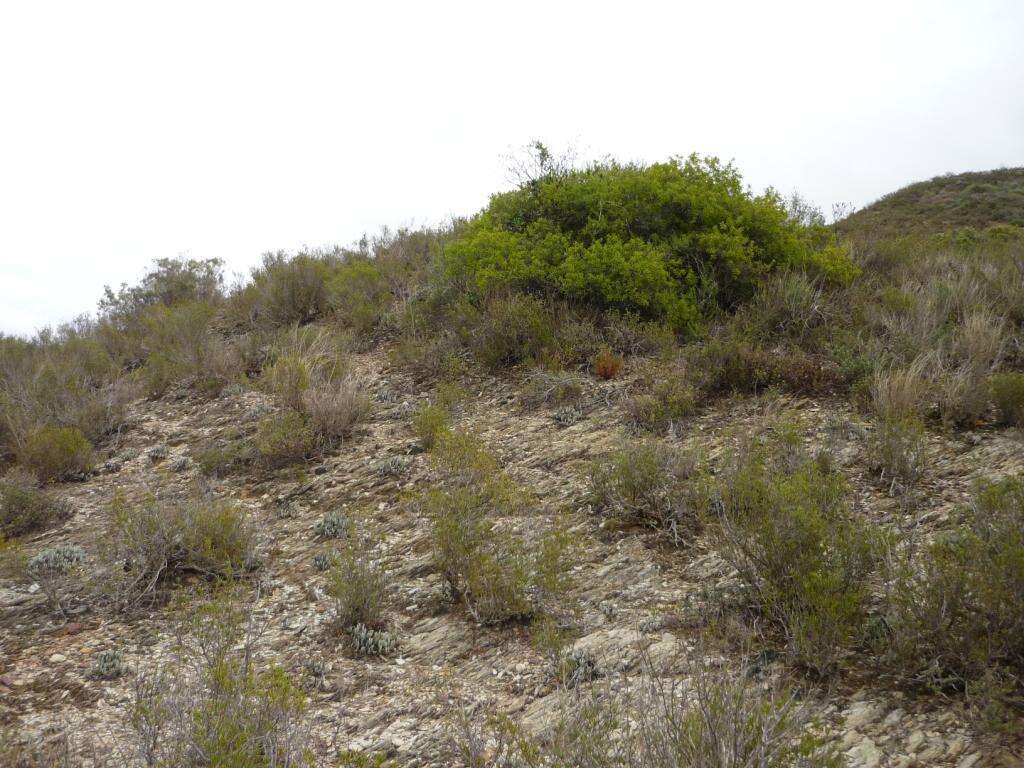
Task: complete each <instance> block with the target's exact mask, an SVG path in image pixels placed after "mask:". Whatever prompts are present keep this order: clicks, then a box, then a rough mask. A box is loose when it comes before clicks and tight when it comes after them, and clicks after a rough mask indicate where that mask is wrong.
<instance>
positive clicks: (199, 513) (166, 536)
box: [101, 493, 256, 610]
mask: <svg viewBox="0 0 1024 768" xmlns="http://www.w3.org/2000/svg"><path fill="white" fill-rule="evenodd" d="M101 544H102V549H101V559H102V561H103V562H104V563H105V564H106V566H107V570H108V573H107V578H106V580H105V588H106V589H107V590H108V591H109V596H110V598H111V600H112V601H113V604H114V606H115V608H116V609H118V610H127V609H130V608H133V607H135V606H137V605H139V604H141V603H144V602H152V601H153V600H155V599H156V597H157V588H158V587H159V586H160V585H161V584H163V583H165V582H167V581H168V580H171V579H174V578H175V577H177V576H180V575H182V574H185V573H195V574H199V575H201V576H203V577H205V578H208V579H214V580H223V579H232V578H237V577H239V576H241V575H242V574H244V573H245V572H246V571H248V570H250V569H251V568H252V567H253V565H254V563H255V555H256V536H255V531H254V529H253V527H252V524H251V522H250V521H249V519H248V517H247V516H246V514H245V513H244V512H243V511H242V509H241V508H240V507H238V506H237V505H236V504H234V503H233V502H231V501H228V500H218V499H213V498H209V497H204V496H196V497H195V498H192V499H188V500H186V501H184V502H172V503H168V502H162V501H159V500H158V499H156V498H155V497H153V496H148V497H146V498H145V499H143V500H142V501H141V502H139V503H131V502H129V501H128V500H127V498H125V496H124V495H123V494H120V493H118V494H117V495H116V496H115V497H114V500H113V502H112V503H111V507H110V519H109V521H108V523H107V529H106V532H105V535H104V537H103V539H102V542H101Z"/></svg>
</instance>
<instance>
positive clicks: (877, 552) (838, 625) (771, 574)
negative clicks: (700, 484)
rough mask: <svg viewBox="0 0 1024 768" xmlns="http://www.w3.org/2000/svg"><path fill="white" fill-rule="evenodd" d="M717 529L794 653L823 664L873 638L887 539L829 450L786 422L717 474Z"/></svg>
mask: <svg viewBox="0 0 1024 768" xmlns="http://www.w3.org/2000/svg"><path fill="white" fill-rule="evenodd" d="M713 499H714V504H713V509H714V510H715V515H714V516H715V518H717V525H714V526H712V528H711V531H712V535H713V539H714V540H715V541H716V542H717V546H718V547H719V551H720V553H721V554H722V556H723V557H724V558H725V559H726V560H727V561H728V562H729V564H730V565H732V566H733V567H734V568H736V570H737V571H738V572H739V575H740V577H741V578H742V579H743V581H744V582H745V583H746V584H747V585H748V586H749V587H750V588H752V589H753V593H754V595H755V599H756V603H757V605H758V607H759V608H760V610H761V611H762V612H763V613H764V615H765V616H766V617H767V618H769V619H770V620H772V621H773V622H774V623H775V624H776V626H777V627H779V628H780V629H781V630H782V631H783V633H784V635H785V637H786V640H787V643H788V647H789V649H790V651H791V653H792V655H793V657H794V659H795V660H796V661H797V662H798V663H800V664H801V665H803V666H805V667H806V668H808V669H810V670H814V671H816V672H819V673H824V672H828V671H830V670H831V669H833V668H834V666H835V664H836V663H837V662H838V660H839V658H840V657H841V655H842V653H843V651H844V650H846V649H849V648H851V647H852V646H854V645H856V644H857V643H859V642H860V641H861V640H862V639H863V629H864V623H865V619H866V615H867V607H868V599H869V597H870V593H871V585H872V580H873V578H874V574H875V573H876V569H877V566H878V563H879V558H880V556H881V540H880V537H879V535H877V534H876V533H874V532H873V529H871V528H870V527H869V526H868V525H867V524H866V523H864V522H862V521H860V520H859V519H857V518H856V517H855V516H854V515H853V513H852V512H851V510H850V509H849V506H848V504H847V500H846V499H847V486H846V482H845V480H844V479H843V477H842V475H841V474H839V473H838V472H837V471H836V470H834V469H833V468H832V467H831V466H830V464H829V461H828V459H827V457H826V456H823V455H822V456H817V457H811V456H808V455H807V454H806V452H805V450H804V449H803V446H802V445H801V443H800V438H799V434H798V433H797V432H796V431H795V430H794V429H793V428H791V427H787V426H786V425H779V426H778V427H777V428H776V431H775V433H774V434H770V435H762V436H759V437H758V438H757V439H756V440H754V441H752V442H749V443H748V444H747V445H746V446H744V447H743V448H742V449H741V450H740V451H739V452H737V454H736V455H735V456H734V457H733V458H732V459H731V461H730V463H729V464H728V465H727V467H726V468H725V470H724V471H723V472H722V473H721V475H720V476H719V477H718V478H717V480H716V482H715V484H714V495H713Z"/></svg>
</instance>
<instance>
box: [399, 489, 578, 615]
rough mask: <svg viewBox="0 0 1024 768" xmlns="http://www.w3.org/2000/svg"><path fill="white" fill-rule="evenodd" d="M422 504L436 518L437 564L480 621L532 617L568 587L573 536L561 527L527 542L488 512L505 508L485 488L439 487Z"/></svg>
mask: <svg viewBox="0 0 1024 768" xmlns="http://www.w3.org/2000/svg"><path fill="white" fill-rule="evenodd" d="M418 504H419V506H420V509H421V511H422V513H423V514H425V515H426V516H427V517H428V518H429V519H430V520H431V521H432V530H431V541H432V548H433V558H434V564H435V565H436V567H437V569H438V570H439V571H440V573H441V575H442V577H443V578H444V581H445V584H446V585H447V588H448V589H449V590H450V592H451V594H452V595H454V596H456V597H458V598H459V599H461V601H462V602H463V603H464V605H465V606H466V608H467V609H468V610H469V612H470V613H471V614H472V615H473V617H474V618H475V619H476V620H477V621H480V622H482V623H486V624H496V623H502V622H505V621H511V620H516V619H530V618H532V617H533V616H535V615H536V614H537V613H538V612H539V611H541V610H542V609H543V606H544V605H545V604H549V603H551V602H553V601H554V600H557V599H558V596H559V595H561V594H562V593H563V592H564V590H565V588H566V586H567V583H566V578H567V571H568V569H567V567H566V562H565V559H566V553H567V548H568V540H567V538H566V536H565V534H564V533H562V532H561V531H548V532H545V533H543V534H541V535H540V536H538V537H536V538H535V540H534V541H528V540H527V539H526V538H525V537H521V536H519V535H516V534H513V533H512V532H510V531H509V530H507V529H505V528H503V527H499V526H497V525H495V523H494V522H493V521H491V520H490V519H489V515H490V513H492V512H495V511H501V501H500V499H498V498H496V497H495V495H494V494H493V492H492V491H491V490H490V489H488V488H486V487H478V486H472V485H467V486H463V487H459V488H453V489H449V490H434V491H430V492H428V493H426V494H424V495H423V496H422V497H421V498H420V499H419V500H418Z"/></svg>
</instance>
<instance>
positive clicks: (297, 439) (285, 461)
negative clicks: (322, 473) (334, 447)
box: [253, 411, 316, 469]
mask: <svg viewBox="0 0 1024 768" xmlns="http://www.w3.org/2000/svg"><path fill="white" fill-rule="evenodd" d="M253 447H254V448H255V449H256V456H257V458H258V460H259V462H260V464H262V465H263V466H264V467H266V468H268V469H278V468H281V467H287V466H291V465H292V464H298V463H301V462H303V461H305V460H306V459H308V458H309V457H310V456H311V455H312V454H313V450H314V448H315V447H316V437H315V435H314V434H313V431H312V430H311V429H310V427H309V425H308V424H307V423H306V419H304V418H303V416H302V414H301V413H298V412H296V411H285V412H283V413H279V414H275V415H273V416H269V417H267V418H265V419H264V420H263V421H261V422H260V423H259V426H258V427H257V428H256V435H255V436H254V438H253Z"/></svg>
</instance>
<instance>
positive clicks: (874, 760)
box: [846, 736, 882, 768]
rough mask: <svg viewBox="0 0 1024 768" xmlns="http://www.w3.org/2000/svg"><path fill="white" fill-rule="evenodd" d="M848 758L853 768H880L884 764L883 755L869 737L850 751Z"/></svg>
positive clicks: (847, 754)
mask: <svg viewBox="0 0 1024 768" xmlns="http://www.w3.org/2000/svg"><path fill="white" fill-rule="evenodd" d="M846 756H847V757H848V758H850V766H851V768H878V765H879V764H880V763H881V762H882V753H881V752H879V751H878V747H877V746H876V745H875V742H873V741H872V740H871V739H869V738H868V737H867V736H865V737H864V740H863V741H861V743H860V744H858V745H857V746H855V747H854V748H853V749H851V750H849V751H848V752H847V753H846Z"/></svg>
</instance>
